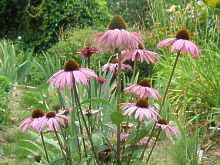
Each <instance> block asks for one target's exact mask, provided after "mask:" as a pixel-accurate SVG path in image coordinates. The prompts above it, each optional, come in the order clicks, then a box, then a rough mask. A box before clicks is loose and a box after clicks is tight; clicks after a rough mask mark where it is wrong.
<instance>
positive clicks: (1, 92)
mask: <svg viewBox="0 0 220 165" xmlns="http://www.w3.org/2000/svg"><path fill="white" fill-rule="evenodd" d="M10 88H11V83H10V81H9V79H8V78H7V77H5V76H1V75H0V98H1V99H0V123H7V121H8V115H9V112H8V111H7V110H8V101H9V91H10Z"/></svg>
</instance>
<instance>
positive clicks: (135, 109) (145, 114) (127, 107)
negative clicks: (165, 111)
mask: <svg viewBox="0 0 220 165" xmlns="http://www.w3.org/2000/svg"><path fill="white" fill-rule="evenodd" d="M122 109H123V111H124V115H128V116H131V115H132V114H133V113H134V117H135V119H137V120H139V121H142V120H155V121H156V120H157V117H158V116H159V114H158V112H157V110H156V109H155V108H154V107H151V106H149V105H148V99H147V98H144V99H139V100H138V101H137V103H136V104H135V103H124V104H123V106H122Z"/></svg>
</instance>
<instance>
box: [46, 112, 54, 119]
mask: <svg viewBox="0 0 220 165" xmlns="http://www.w3.org/2000/svg"><path fill="white" fill-rule="evenodd" d="M55 116H56V113H55V112H47V114H46V117H47V118H48V119H49V118H53V117H55Z"/></svg>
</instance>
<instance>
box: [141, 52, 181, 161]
mask: <svg viewBox="0 0 220 165" xmlns="http://www.w3.org/2000/svg"><path fill="white" fill-rule="evenodd" d="M179 56H180V51H179V52H177V56H176V59H175V61H174V64H173V68H172V71H171V73H170V77H169V80H168V83H167V86H166V89H165V93H164V96H163V99H162V103H161V106H160V110H159V114H160V113H161V111H162V110H163V106H164V103H165V100H166V97H167V94H168V89H169V88H170V84H171V80H172V78H173V75H174V71H175V69H176V65H177V62H178V59H179ZM155 128H156V122H155V123H154V125H153V128H152V130H151V132H150V136H149V140H148V143H147V144H145V146H144V150H143V151H142V153H141V156H140V160H141V161H142V160H143V158H144V153H145V151H146V149H147V146H148V144H149V142H150V140H151V139H152V137H153V132H154V130H155Z"/></svg>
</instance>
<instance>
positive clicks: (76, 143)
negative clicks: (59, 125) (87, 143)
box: [71, 75, 82, 160]
mask: <svg viewBox="0 0 220 165" xmlns="http://www.w3.org/2000/svg"><path fill="white" fill-rule="evenodd" d="M72 76H73V75H72ZM71 98H72V107H73V110H72V112H71V123H72V127H73V128H72V130H73V131H74V132H73V133H72V135H73V139H74V141H75V142H74V143H75V145H76V147H77V149H78V154H79V158H80V160H81V157H82V156H81V149H80V143H79V138H78V136H77V127H76V123H75V122H76V114H75V112H76V109H75V106H74V94H73V89H71Z"/></svg>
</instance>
